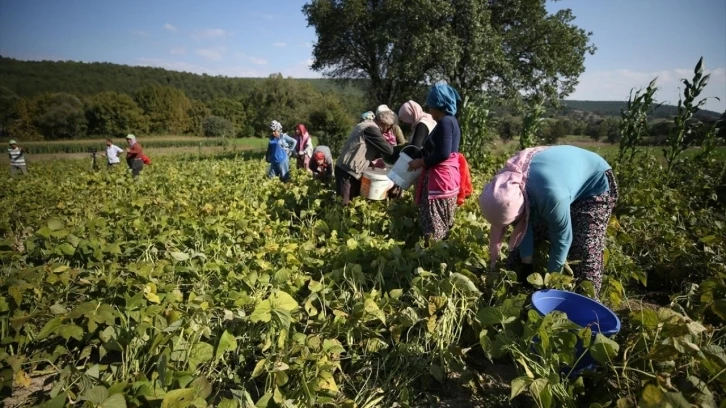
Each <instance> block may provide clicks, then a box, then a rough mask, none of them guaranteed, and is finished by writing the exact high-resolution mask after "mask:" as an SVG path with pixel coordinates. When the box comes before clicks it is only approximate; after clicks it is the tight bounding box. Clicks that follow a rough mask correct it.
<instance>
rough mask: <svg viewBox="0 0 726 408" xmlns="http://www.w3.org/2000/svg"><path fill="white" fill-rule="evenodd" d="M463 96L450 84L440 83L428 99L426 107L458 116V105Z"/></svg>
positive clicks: (434, 87)
mask: <svg viewBox="0 0 726 408" xmlns="http://www.w3.org/2000/svg"><path fill="white" fill-rule="evenodd" d="M459 102H461V96H459V93H458V92H456V89H454V88H452V87H451V86H449V85H448V84H445V83H438V84H436V85H434V86H433V87H432V88H431V90H430V91H429V95H428V96H427V97H426V105H428V106H430V107H432V108H436V109H440V110H442V111H444V112H446V113H448V114H449V115H456V111H457V106H458V103H459Z"/></svg>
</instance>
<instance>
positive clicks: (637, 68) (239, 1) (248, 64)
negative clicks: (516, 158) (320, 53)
mask: <svg viewBox="0 0 726 408" xmlns="http://www.w3.org/2000/svg"><path fill="white" fill-rule="evenodd" d="M304 3H305V2H304V1H303V0H265V1H252V0H207V1H199V0H193V1H192V0H174V1H172V0H154V1H148V0H145V1H143V0H118V1H106V0H0V55H2V56H4V57H12V58H17V59H23V60H74V61H85V62H93V61H103V62H112V63H118V64H127V65H144V66H155V67H163V68H167V69H172V70H178V71H188V72H194V73H206V74H209V75H226V76H237V77H249V76H254V77H264V76H267V75H269V74H271V73H276V72H281V73H282V74H283V75H285V76H292V77H297V78H301V77H305V78H313V77H320V74H319V73H317V72H314V71H312V70H311V69H310V68H309V67H310V64H311V63H312V46H313V44H314V43H315V41H316V35H315V30H314V29H313V28H311V27H307V22H306V20H305V17H304V16H303V14H302V12H301V9H302V6H303V4H304ZM547 7H548V10H550V11H551V12H555V11H556V10H558V9H561V8H571V9H572V10H573V13H574V15H575V17H576V19H575V22H574V23H575V24H576V25H578V26H579V27H581V28H583V29H585V30H587V31H592V32H593V35H592V42H593V43H594V44H595V46H596V47H597V51H596V52H595V55H592V56H591V55H588V56H587V57H586V60H585V68H586V70H585V73H584V74H583V75H582V76H581V78H580V84H579V85H578V87H577V89H576V91H575V92H574V93H573V94H572V95H570V97H569V98H568V99H581V100H625V99H627V97H628V93H629V91H630V89H631V88H634V87H635V88H639V87H645V86H647V85H648V83H649V82H650V80H651V79H653V78H655V77H656V76H657V77H658V82H657V83H658V86H659V87H660V88H661V89H660V91H659V93H658V94H657V97H658V99H659V100H660V101H666V102H670V103H675V102H677V101H678V95H679V87H681V88H682V85H681V84H680V79H681V78H690V77H692V76H693V74H692V70H693V67H694V66H695V65H696V62H697V61H698V59H699V58H700V57H701V56H703V57H704V61H705V65H706V69H707V71H708V72H710V73H711V74H712V78H711V81H710V84H709V86H708V87H707V88H706V91H705V93H704V94H703V95H702V96H708V97H719V98H721V101H717V100H715V99H711V100H709V102H708V104H707V105H706V108H707V109H711V110H716V111H719V112H720V111H724V110H726V1H725V0H689V1H684V0H561V1H557V2H548V6H547Z"/></svg>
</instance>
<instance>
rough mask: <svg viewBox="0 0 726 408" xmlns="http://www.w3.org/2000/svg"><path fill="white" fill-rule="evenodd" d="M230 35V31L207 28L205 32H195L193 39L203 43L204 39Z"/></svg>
mask: <svg viewBox="0 0 726 408" xmlns="http://www.w3.org/2000/svg"><path fill="white" fill-rule="evenodd" d="M229 34H230V33H229V31H227V30H223V29H221V28H207V29H204V30H194V33H193V34H192V38H194V39H195V40H197V41H201V40H204V39H211V38H220V37H226V36H228V35H229Z"/></svg>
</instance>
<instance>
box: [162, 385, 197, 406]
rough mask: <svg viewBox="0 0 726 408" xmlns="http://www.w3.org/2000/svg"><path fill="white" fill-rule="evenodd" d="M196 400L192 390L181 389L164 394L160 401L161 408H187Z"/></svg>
mask: <svg viewBox="0 0 726 408" xmlns="http://www.w3.org/2000/svg"><path fill="white" fill-rule="evenodd" d="M196 398H197V395H196V392H195V391H194V389H193V388H182V389H179V390H173V391H169V392H167V393H166V395H165V396H164V399H163V400H162V401H161V408H187V407H189V406H190V405H191V402H192V401H194V400H195V399H196Z"/></svg>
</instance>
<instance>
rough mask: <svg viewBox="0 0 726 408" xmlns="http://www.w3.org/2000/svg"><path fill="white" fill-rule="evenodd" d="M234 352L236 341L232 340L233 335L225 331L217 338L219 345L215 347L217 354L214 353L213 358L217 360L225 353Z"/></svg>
mask: <svg viewBox="0 0 726 408" xmlns="http://www.w3.org/2000/svg"><path fill="white" fill-rule="evenodd" d="M235 350H237V340H236V339H235V338H234V336H233V335H231V334H230V333H229V332H228V331H227V330H225V331H224V333H222V336H221V337H220V338H219V344H218V345H217V352H216V353H215V356H214V358H215V359H218V358H220V357H221V356H222V355H224V353H226V352H227V351H235Z"/></svg>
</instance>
